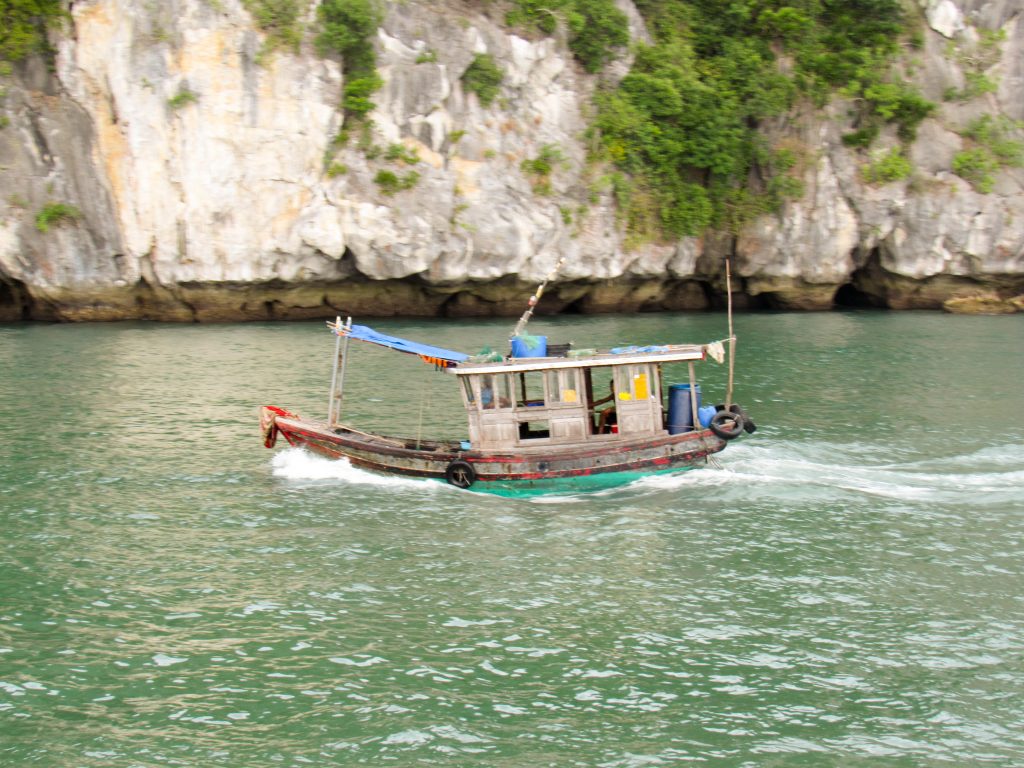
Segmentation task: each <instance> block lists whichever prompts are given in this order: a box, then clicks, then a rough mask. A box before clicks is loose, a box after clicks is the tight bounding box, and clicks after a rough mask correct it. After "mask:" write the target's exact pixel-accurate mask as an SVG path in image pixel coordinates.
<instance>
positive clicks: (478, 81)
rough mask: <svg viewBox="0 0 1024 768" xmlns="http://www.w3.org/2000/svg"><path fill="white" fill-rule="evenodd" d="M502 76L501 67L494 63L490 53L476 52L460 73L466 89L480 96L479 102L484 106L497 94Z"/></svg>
mask: <svg viewBox="0 0 1024 768" xmlns="http://www.w3.org/2000/svg"><path fill="white" fill-rule="evenodd" d="M503 77H504V75H502V72H501V68H500V67H498V65H497V64H495V62H494V57H493V56H491V54H489V53H478V54H477V55H476V56H474V57H473V61H471V62H470V64H469V66H468V67H467V68H466V71H465V72H463V73H462V84H463V85H465V86H466V90H467V91H472V92H473V93H475V94H476V95H477V96H478V97H479V98H480V103H481V104H483V105H484V106H485V107H486V106H488V105H490V103H491V102H492V101H494V97H495V96H497V95H498V86H499V85H501V81H502V79H503Z"/></svg>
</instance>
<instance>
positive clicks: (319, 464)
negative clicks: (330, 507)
mask: <svg viewBox="0 0 1024 768" xmlns="http://www.w3.org/2000/svg"><path fill="white" fill-rule="evenodd" d="M270 465H271V468H272V471H273V474H274V476H275V477H280V478H283V479H285V480H324V481H341V482H345V483H352V484H355V485H372V486H377V487H387V488H395V487H402V488H416V489H419V490H423V489H424V488H434V487H441V486H440V484H439V483H434V482H430V481H427V480H422V479H417V478H411V477H401V476H398V475H379V474H376V473H374V472H367V471H366V470H364V469H359V468H358V467H353V466H352V464H351V462H350V461H349V460H348V459H328V458H326V457H324V456H317V455H315V454H313V453H310V452H309V451H306V450H303V449H302V448H288V449H286V450H283V451H280V452H278V453H276V454H274V457H273V458H272V459H271V460H270Z"/></svg>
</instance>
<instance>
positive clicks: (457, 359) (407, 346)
mask: <svg viewBox="0 0 1024 768" xmlns="http://www.w3.org/2000/svg"><path fill="white" fill-rule="evenodd" d="M327 325H328V326H330V328H331V330H332V331H334V332H335V333H336V334H338V335H339V336H348V337H349V338H351V339H357V340H359V341H368V342H370V343H371V344H377V345H378V346H381V347H387V348H388V349H396V350H398V351H399V352H408V353H409V354H410V355H419V356H420V357H421V358H422V359H423V360H424V361H426V362H428V363H432V364H433V365H437V366H440V367H442V368H447V367H448V366H450V365H455V364H456V363H461V362H463V361H464V360H468V359H469V355H467V354H464V353H462V352H454V351H452V350H450V349H444V348H442V347H434V346H431V345H430V344H420V343H419V342H416V341H409V340H408V339H401V338H399V337H398V336H388V335H387V334H386V333H380V332H379V331H375V330H373V328H370V327H369V326H366V325H341V326H340V327H339V325H337V324H335V323H327Z"/></svg>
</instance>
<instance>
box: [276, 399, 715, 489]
mask: <svg viewBox="0 0 1024 768" xmlns="http://www.w3.org/2000/svg"><path fill="white" fill-rule="evenodd" d="M261 422H262V424H263V426H264V438H265V444H266V445H267V446H268V447H270V446H272V445H273V444H274V441H275V439H276V437H277V435H281V436H283V437H284V438H285V439H286V440H287V441H288V443H289V445H292V446H297V447H303V448H307V449H309V450H310V451H313V452H315V453H318V454H320V455H323V456H327V457H331V458H346V459H348V460H349V461H350V462H351V463H352V465H353V466H356V467H360V468H362V469H366V470H370V471H373V472H379V473H383V474H390V475H404V476H407V477H424V478H432V479H435V480H441V481H446V482H449V483H452V484H453V485H457V486H460V487H463V485H462V483H463V479H464V477H465V475H464V474H463V475H459V474H457V473H456V474H455V475H454V477H453V469H459V470H463V471H465V465H467V464H468V465H469V468H470V469H469V470H468V471H469V474H471V476H472V480H471V482H470V484H469V486H468V487H469V488H471V490H473V491H483V492H488V493H496V494H499V495H506V496H522V495H531V494H540V493H551V492H560V491H563V492H564V491H573V490H596V489H601V488H609V487H614V486H617V485H622V484H624V483H628V482H631V481H633V480H636V479H639V478H641V477H645V476H649V475H651V474H655V473H661V472H669V471H679V470H683V469H690V468H693V467H697V466H704V465H705V464H706V463H707V461H708V457H709V456H710V455H712V454H714V453H717V452H718V451H721V450H722V449H723V448H725V446H726V442H725V441H724V440H722V439H721V438H719V437H717V436H716V435H715V434H714V433H712V432H711V431H710V430H701V431H697V432H686V433H681V434H677V435H669V434H667V433H665V434H661V435H653V436H652V435H647V436H644V437H642V438H632V439H629V438H624V437H623V436H614V437H612V438H609V439H605V440H602V439H599V440H595V441H592V442H591V443H587V444H573V445H562V446H558V445H548V446H544V447H530V448H528V449H527V448H524V449H522V450H512V451H506V452H500V453H497V452H483V451H473V450H468V451H467V450H462V449H461V446H460V443H458V442H455V441H448V442H439V441H411V440H406V439H401V438H393V437H385V436H382V435H372V434H368V433H364V432H359V431H358V430H354V429H352V428H349V427H344V426H335V427H330V426H328V425H327V424H324V423H322V422H315V421H309V420H305V419H301V418H299V417H296V416H294V415H293V414H290V413H288V412H287V411H283V410H282V409H278V408H273V407H272V406H265V407H264V410H263V412H262V414H261Z"/></svg>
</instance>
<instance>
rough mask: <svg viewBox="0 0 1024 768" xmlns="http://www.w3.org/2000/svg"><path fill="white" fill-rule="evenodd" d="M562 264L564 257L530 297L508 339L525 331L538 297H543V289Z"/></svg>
mask: <svg viewBox="0 0 1024 768" xmlns="http://www.w3.org/2000/svg"><path fill="white" fill-rule="evenodd" d="M564 262H565V258H564V257H563V258H561V259H559V260H558V262H557V263H556V264H555V266H554V268H553V269H552V270H551V271H550V272H548V276H547V277H545V278H544V282H542V283H541V284H540V285H539V286H538V287H537V290H536V291H534V292H533V296H531V297H530V300H529V302H527V306H526V311H525V312H523V316H522V317H520V318H519V322H518V323H516V327H515V328H514V329H513V330H512V335H511V336H509V338H510V339H514V338H515V337H516V336H519V335H520V334H521V333H522V332H523V331H524V330H526V324H527V323H528V322H530V318H531V317H532V316H533V308H534V307H536V306H537V302H539V301H540V297H541V296H543V295H544V289H545V288H546V287H547V285H548V283H550V282H551V281H552V280H553V279H554V277H555V275H557V274H558V270H559V269H561V268H562V264H563V263H564Z"/></svg>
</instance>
